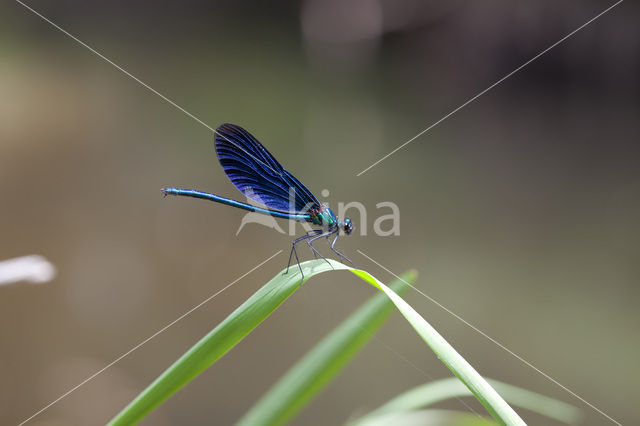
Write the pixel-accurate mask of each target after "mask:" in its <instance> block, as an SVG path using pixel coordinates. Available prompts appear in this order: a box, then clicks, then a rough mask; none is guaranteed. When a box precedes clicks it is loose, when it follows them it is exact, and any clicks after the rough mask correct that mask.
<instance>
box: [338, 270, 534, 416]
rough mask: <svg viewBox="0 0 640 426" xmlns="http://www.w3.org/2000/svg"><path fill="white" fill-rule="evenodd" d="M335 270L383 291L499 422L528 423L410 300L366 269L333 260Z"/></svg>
mask: <svg viewBox="0 0 640 426" xmlns="http://www.w3.org/2000/svg"><path fill="white" fill-rule="evenodd" d="M332 264H333V265H334V267H335V268H336V269H348V270H350V271H351V272H353V273H354V274H356V275H357V276H359V277H360V278H362V279H363V280H365V281H366V282H368V283H369V284H371V285H372V286H374V287H376V288H377V289H379V290H380V291H382V292H384V293H385V294H386V295H387V297H389V299H391V301H392V302H393V304H394V305H396V308H398V310H399V311H400V313H402V315H403V316H404V317H405V318H406V319H407V321H408V322H409V324H411V326H412V327H413V328H414V330H416V332H417V333H418V334H419V335H420V337H422V339H423V340H424V341H425V342H426V343H427V345H429V347H430V348H431V350H432V351H433V352H434V353H435V354H436V355H437V356H438V358H439V359H440V360H441V361H442V362H443V363H444V365H446V366H447V367H448V368H449V370H451V372H452V373H453V374H455V375H456V377H457V378H458V379H460V381H462V383H464V384H465V386H467V388H469V390H470V391H471V393H473V395H474V396H475V397H476V399H477V400H478V401H480V403H481V404H482V405H483V406H484V408H485V409H486V410H487V411H488V412H489V414H491V416H492V417H493V418H494V419H496V420H497V421H498V422H499V423H501V424H505V425H526V423H525V422H524V421H523V420H522V419H521V418H520V416H518V414H517V413H516V412H515V411H514V410H513V408H511V407H510V406H509V404H507V403H506V402H505V401H504V399H502V397H501V396H500V395H499V394H498V393H497V392H496V391H495V390H494V389H493V388H492V387H491V386H490V385H489V383H487V381H486V380H485V379H484V378H483V377H482V376H481V375H480V374H478V372H477V371H476V370H474V368H473V367H472V366H471V364H469V363H468V362H467V360H465V359H464V358H463V357H462V356H461V355H460V354H459V353H458V352H456V350H455V349H454V348H453V347H452V346H451V345H450V344H449V343H448V342H447V341H446V340H445V339H444V338H443V337H442V336H441V335H440V333H438V332H437V331H436V329H435V328H433V327H432V326H431V324H429V323H428V322H427V321H426V320H425V319H424V318H422V317H421V316H420V314H418V313H417V312H416V311H415V310H414V309H413V308H412V307H411V306H409V304H408V303H407V302H405V301H404V300H403V299H402V298H401V297H400V296H398V295H397V294H395V293H394V292H393V291H391V290H390V289H389V288H388V287H387V286H386V285H384V284H382V283H381V282H380V281H378V280H377V279H376V278H375V277H373V276H372V275H371V274H369V273H368V272H366V271H362V270H359V269H354V268H349V267H348V266H346V265H343V264H341V263H338V262H335V261H332Z"/></svg>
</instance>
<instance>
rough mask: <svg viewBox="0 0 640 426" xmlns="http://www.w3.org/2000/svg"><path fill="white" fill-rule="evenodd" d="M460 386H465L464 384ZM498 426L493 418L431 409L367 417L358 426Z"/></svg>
mask: <svg viewBox="0 0 640 426" xmlns="http://www.w3.org/2000/svg"><path fill="white" fill-rule="evenodd" d="M454 380H457V379H454ZM458 383H460V382H458ZM460 385H462V386H464V385H463V384H462V383H460ZM497 424H498V423H497V422H496V421H495V420H493V419H491V418H487V417H479V416H477V415H475V414H472V413H468V412H464V411H451V410H433V409H431V410H415V411H394V412H389V413H384V414H380V415H378V416H375V417H369V416H367V417H366V419H364V418H363V419H362V423H358V426H389V425H393V426H417V425H421V426H422V425H429V426H496V425H497Z"/></svg>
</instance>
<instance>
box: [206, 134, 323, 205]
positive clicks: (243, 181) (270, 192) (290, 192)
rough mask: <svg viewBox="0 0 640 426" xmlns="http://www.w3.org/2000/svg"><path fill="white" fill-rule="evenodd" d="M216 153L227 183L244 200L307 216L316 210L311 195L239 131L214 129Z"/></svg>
mask: <svg viewBox="0 0 640 426" xmlns="http://www.w3.org/2000/svg"><path fill="white" fill-rule="evenodd" d="M216 152H217V153H218V159H219V160H220V164H221V165H222V168H223V170H224V172H225V173H226V174H227V177H228V178H229V180H230V181H231V183H233V184H234V185H235V187H236V188H238V190H240V192H242V193H243V194H244V195H245V196H247V197H248V198H250V199H252V200H254V201H257V202H258V203H261V204H263V205H265V206H267V207H268V208H270V209H274V210H282V211H292V207H293V211H295V212H307V211H308V210H309V208H310V207H319V206H320V202H319V201H318V199H317V198H316V197H315V196H314V195H313V194H312V193H311V191H309V189H307V187H306V186H304V185H303V184H302V183H301V182H300V181H299V180H298V179H296V178H295V176H293V175H292V174H291V173H289V172H287V171H286V170H285V169H284V167H282V165H280V163H278V161H277V160H276V159H275V158H274V157H273V155H271V154H270V153H269V151H267V150H266V148H265V147H264V146H262V144H261V143H260V142H258V141H257V140H256V138H254V137H253V136H251V134H250V133H249V132H247V131H246V130H244V129H243V128H242V127H240V126H236V125H235V124H229V123H225V124H222V125H221V126H220V127H218V128H217V129H216ZM293 197H295V198H293ZM291 198H293V199H292V200H291V201H290V199H291Z"/></svg>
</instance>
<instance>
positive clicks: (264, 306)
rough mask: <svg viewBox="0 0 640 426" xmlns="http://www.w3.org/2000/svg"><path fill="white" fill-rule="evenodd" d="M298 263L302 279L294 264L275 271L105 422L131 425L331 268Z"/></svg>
mask: <svg viewBox="0 0 640 426" xmlns="http://www.w3.org/2000/svg"><path fill="white" fill-rule="evenodd" d="M301 266H302V269H303V270H304V274H305V277H304V280H301V277H300V272H299V271H298V269H297V268H292V269H291V272H290V273H289V274H283V273H282V272H281V273H279V274H278V275H276V276H275V277H274V278H273V279H272V280H270V281H269V282H268V283H266V284H265V285H264V286H262V287H261V288H260V289H259V290H258V291H257V292H256V293H254V294H253V295H252V296H251V297H250V298H249V299H247V300H246V301H245V302H244V303H243V304H242V305H240V306H239V307H238V308H237V309H236V310H235V311H233V312H232V313H231V314H230V315H229V316H228V317H227V318H225V319H224V321H222V322H221V323H220V324H218V326H217V327H215V328H214V329H213V330H212V331H211V332H209V334H207V335H206V336H205V337H203V338H202V339H201V340H200V341H199V342H198V343H196V344H195V345H194V346H193V347H192V348H191V349H189V350H188V351H187V352H186V353H185V354H184V355H182V357H180V358H179V359H178V360H177V361H176V362H175V363H174V364H173V365H172V366H171V367H169V368H168V369H167V370H166V371H165V372H164V373H162V375H160V376H159V377H158V378H157V379H156V380H155V381H154V382H153V383H151V384H150V385H149V386H148V387H147V388H146V389H145V390H144V391H142V393H141V394H140V395H138V396H137V397H136V398H135V399H134V400H133V401H132V402H131V403H130V404H129V405H127V406H126V407H125V408H124V409H123V410H122V411H121V412H120V413H118V415H117V416H116V417H114V418H113V419H112V420H111V422H110V423H109V424H110V425H131V424H135V423H137V422H139V421H140V420H142V419H143V418H144V417H145V416H146V415H147V414H149V413H150V412H151V411H152V410H153V409H154V408H156V407H157V406H158V405H160V404H161V403H162V402H163V401H164V400H166V399H167V398H169V397H170V396H171V395H173V394H174V393H175V392H177V391H178V390H179V389H180V388H182V387H183V386H184V385H186V384H187V383H188V382H190V381H191V380H193V379H194V378H195V377H196V376H197V375H198V374H200V373H202V372H203V371H204V370H206V369H207V368H208V367H210V366H211V365H212V364H213V363H214V362H216V361H217V360H218V359H220V358H221V357H222V356H223V355H224V354H225V353H227V352H228V351H229V350H230V349H231V348H233V347H234V346H235V345H236V344H237V343H238V342H240V341H241V340H242V339H243V338H244V337H245V336H246V335H247V334H249V333H250V332H251V330H253V329H254V328H255V327H257V326H258V325H259V324H260V323H261V322H262V321H263V320H264V319H265V318H267V317H268V316H269V315H270V314H271V313H272V312H273V311H275V310H276V309H277V308H278V306H280V304H281V303H282V302H283V301H285V300H286V299H287V297H289V296H290V295H291V294H292V293H293V292H294V291H296V290H297V289H298V288H299V287H300V286H301V285H302V284H303V282H304V281H306V280H308V279H309V278H311V277H312V276H314V275H316V274H319V273H321V272H325V271H331V270H332V268H331V266H329V265H328V264H327V262H324V261H310V262H305V263H303V264H302V265H301Z"/></svg>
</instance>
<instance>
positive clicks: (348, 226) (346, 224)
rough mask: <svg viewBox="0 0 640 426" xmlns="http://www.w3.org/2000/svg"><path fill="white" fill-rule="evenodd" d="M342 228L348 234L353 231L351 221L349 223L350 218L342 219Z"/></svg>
mask: <svg viewBox="0 0 640 426" xmlns="http://www.w3.org/2000/svg"><path fill="white" fill-rule="evenodd" d="M342 230H343V231H344V233H345V234H347V235H349V234H350V233H351V231H353V223H351V219H349V218H347V219H345V220H344V224H343V225H342Z"/></svg>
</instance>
